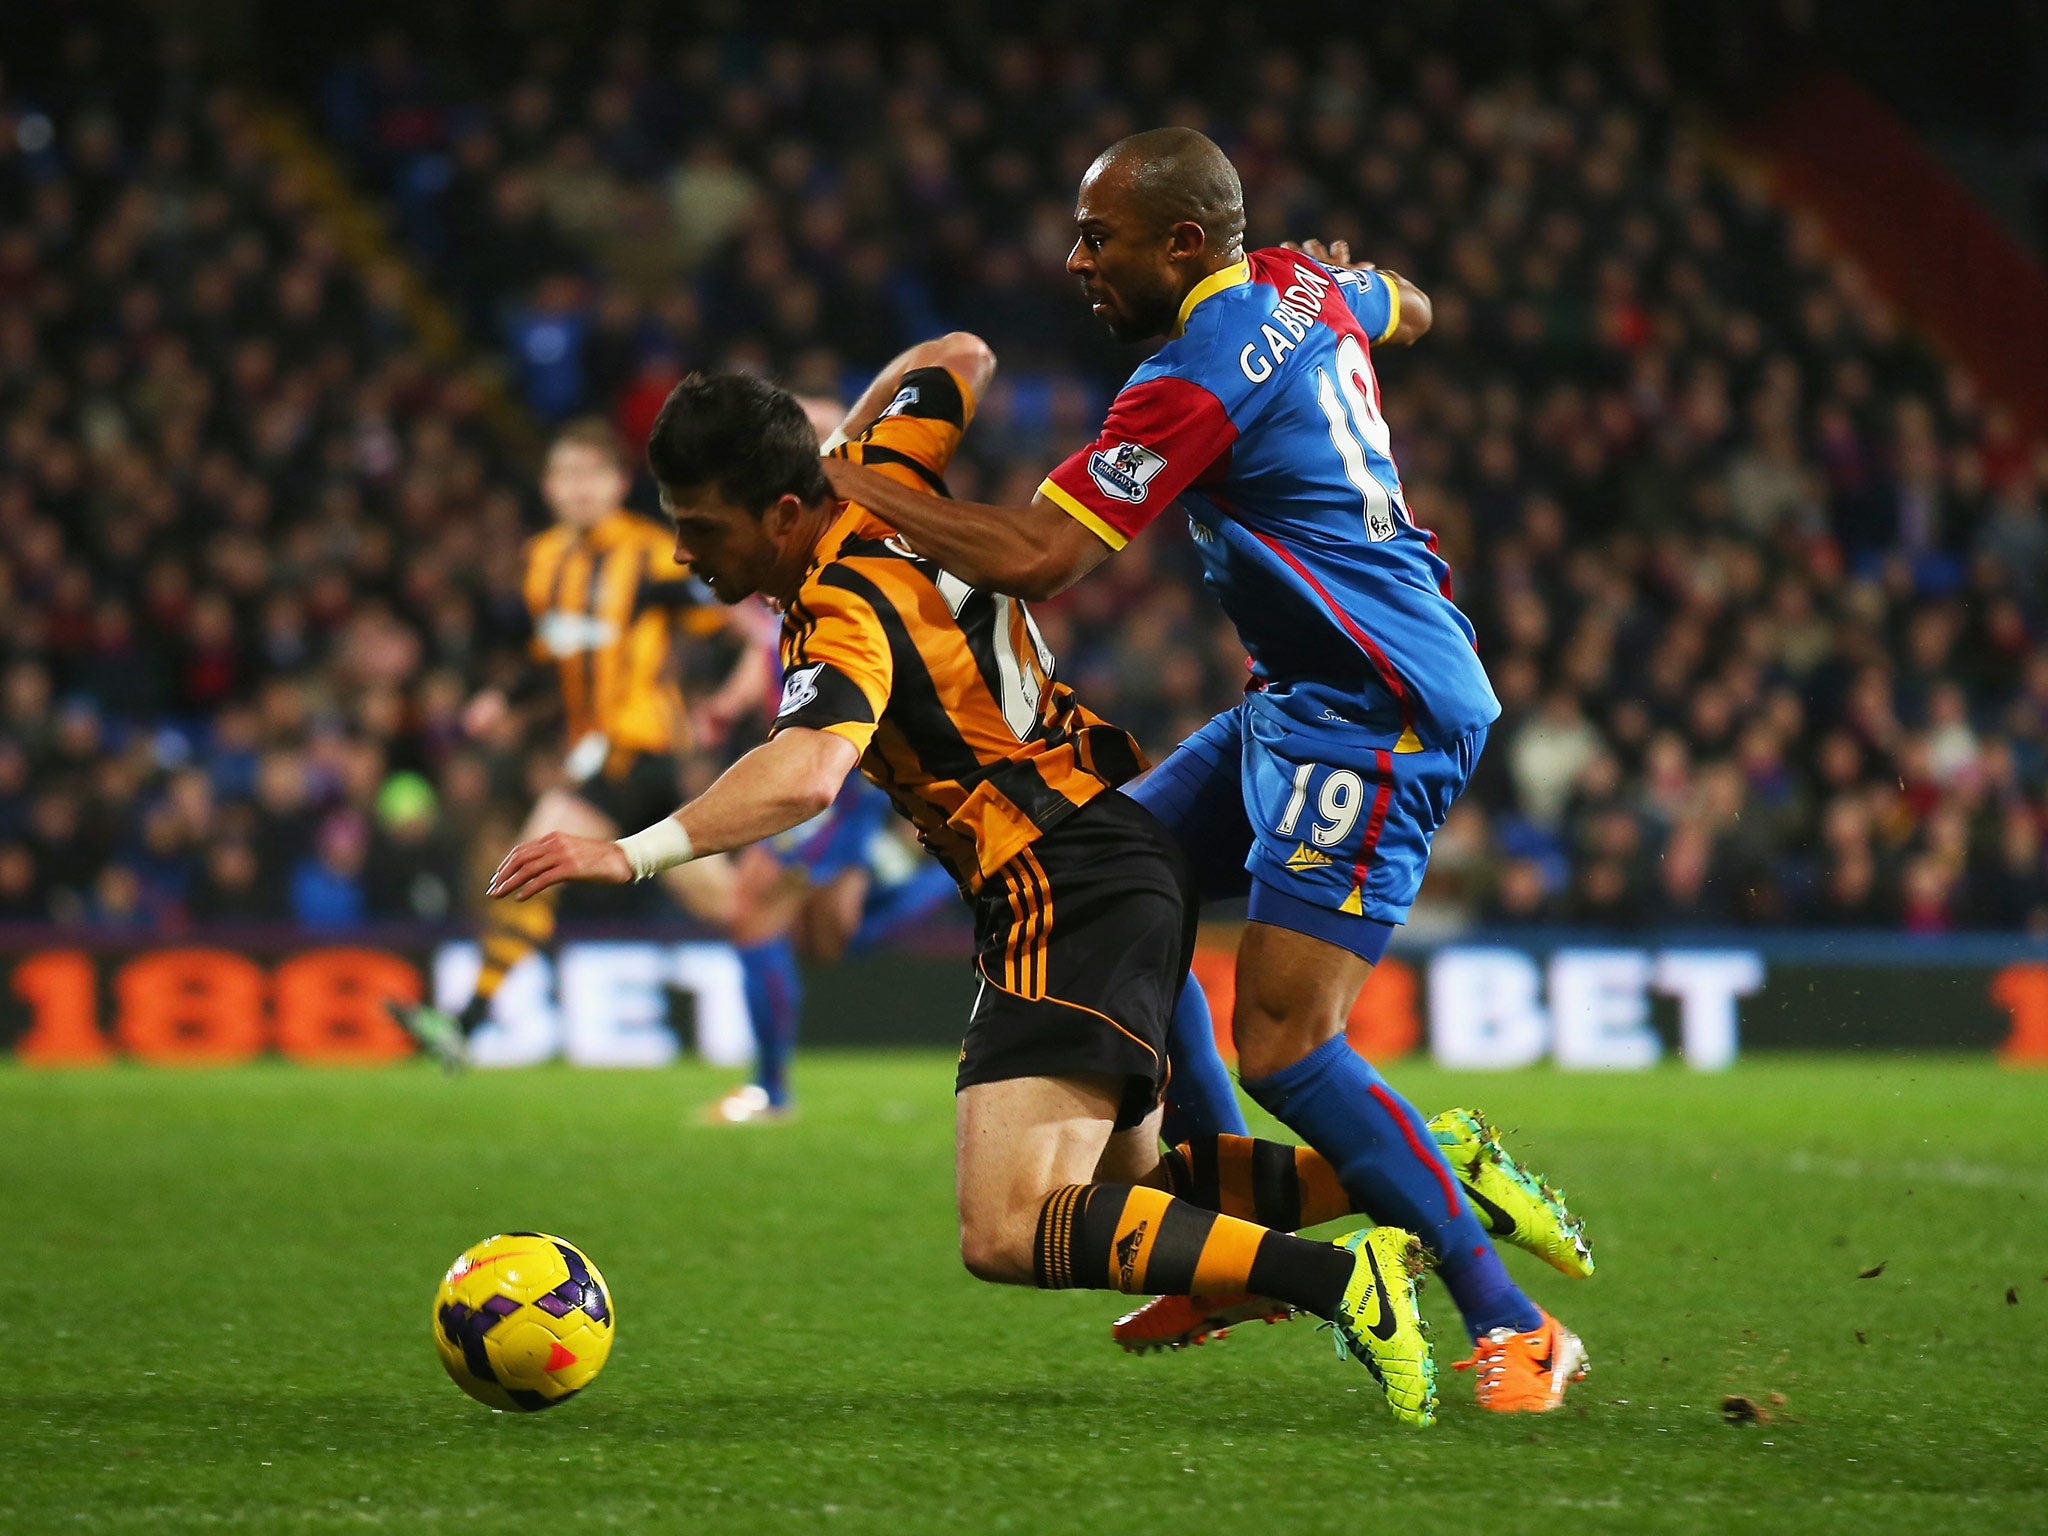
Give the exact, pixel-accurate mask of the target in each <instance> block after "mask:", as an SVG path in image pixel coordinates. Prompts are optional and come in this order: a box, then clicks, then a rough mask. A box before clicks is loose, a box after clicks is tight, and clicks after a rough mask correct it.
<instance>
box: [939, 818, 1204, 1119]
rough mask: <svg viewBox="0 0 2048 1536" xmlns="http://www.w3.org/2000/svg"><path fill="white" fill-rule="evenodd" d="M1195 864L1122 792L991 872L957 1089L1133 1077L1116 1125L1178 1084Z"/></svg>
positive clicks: (979, 903)
mask: <svg viewBox="0 0 2048 1536" xmlns="http://www.w3.org/2000/svg"><path fill="white" fill-rule="evenodd" d="M1189 895H1190V891H1189V882H1188V879H1187V873H1186V867H1185V865H1184V864H1183V862H1182V860H1181V856H1180V854H1179V852H1178V851H1177V850H1176V849H1175V848H1174V846H1173V844H1172V843H1171V842H1170V841H1169V840H1168V839H1167V836H1166V833H1165V831H1164V829H1163V828H1161V827H1160V825H1159V823H1158V821H1157V820H1155V819H1154V818H1153V816H1152V813H1151V812H1150V811H1147V810H1145V809H1144V808H1143V807H1142V806H1140V805H1138V804H1137V803H1136V802H1134V801H1132V800H1131V799H1130V798H1129V797H1128V796H1126V795H1121V794H1117V793H1115V792H1114V791H1110V792H1107V793H1104V794H1100V795H1097V796H1096V797H1095V798H1094V799H1093V800H1091V801H1089V802H1088V803H1087V804H1086V805H1084V806H1083V807H1081V809H1080V810H1078V811H1076V812H1074V813H1073V814H1072V815H1071V816H1069V817H1067V818H1066V820H1064V821H1062V822H1060V823H1059V825H1058V826H1056V827H1054V828H1053V829H1052V830H1051V831H1050V832H1048V833H1046V834H1045V835H1044V836H1043V837H1041V838H1039V839H1038V841H1037V842H1035V843H1033V844H1032V845H1031V846H1030V847H1029V848H1027V849H1026V850H1025V851H1024V852H1022V853H1020V854H1018V855H1017V857H1015V858H1014V859H1012V860H1010V862H1009V863H1007V864H1005V865H1004V866H1003V867H1002V868H1001V869H999V870H997V871H996V873H995V874H994V875H992V876H990V877H989V879H988V880H987V881H986V882H985V883H984V884H983V885H982V888H981V890H980V892H979V893H978V894H977V895H976V897H975V900H974V943H975V957H974V960H975V967H976V969H977V970H978V971H979V972H980V973H981V987H980V990H979V991H978V992H977V993H976V994H975V999H974V1011H973V1013H972V1014H970V1015H969V1018H968V1023H967V1038H966V1041H965V1042H964V1043H963V1044H962V1046H961V1049H960V1075H959V1080H958V1085H957V1086H958V1087H959V1088H966V1087H969V1086H970V1085H972V1084H975V1083H994V1082H1002V1081H1005V1080H1007V1079H1009V1078H1016V1077H1073V1076H1077V1075H1080V1074H1084V1073H1085V1074H1093V1075H1100V1076H1107V1077H1117V1078H1121V1079H1123V1081H1124V1093H1123V1099H1122V1102H1121V1104H1120V1105H1119V1107H1118V1111H1117V1121H1116V1127H1117V1129H1118V1130H1128V1129H1129V1128H1130V1127H1132V1126H1135V1125H1137V1124H1139V1123H1140V1122H1142V1121H1143V1120H1144V1118H1145V1116H1146V1115H1148V1114H1150V1113H1151V1112H1152V1110H1153V1108H1154V1106H1156V1105H1157V1104H1158V1103H1159V1100H1160V1097H1161V1095H1162V1094H1163V1093H1164V1092H1165V1090H1166V1032H1167V1028H1168V1026H1169V1025H1170V1024H1171V1022H1172V1020H1173V1009H1174V1004H1175V1003H1176V1002H1178V1001H1179V998H1180V989H1181V985H1182V983H1183V982H1184V981H1185V980H1186V978H1187V972H1188V961H1189V960H1190V959H1191V958H1192V957H1193V955H1194V948H1195V907H1194V904H1193V903H1192V902H1191V901H1190V900H1189V899H1188V898H1189Z"/></svg>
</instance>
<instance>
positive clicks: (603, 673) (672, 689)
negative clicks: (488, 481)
mask: <svg viewBox="0 0 2048 1536" xmlns="http://www.w3.org/2000/svg"><path fill="white" fill-rule="evenodd" d="M682 581H683V571H682V569H681V568H680V567H678V566H677V565H676V563H675V546H674V541H673V539H672V538H671V536H670V535H669V534H668V533H666V532H665V531H664V530H663V529H661V528H660V527H659V526H657V525H656V524H654V523H652V522H649V521H648V520H647V519H645V518H642V517H636V516H634V514H632V513H631V512H627V511H624V510H621V511H618V512H614V513H612V514H611V516H609V517H607V518H605V519H604V520H603V521H602V522H600V523H598V524H597V525H596V526H595V527H593V528H589V529H577V528H572V527H569V526H567V525H566V524H558V525H556V526H555V527H553V528H550V529H548V531H547V532H545V533H543V534H540V535H538V536H536V537H535V538H534V540H533V541H532V542H531V543H530V544H529V545H528V546H527V555H526V579H525V582H524V583H523V591H524V595H525V598H526V607H527V612H528V613H529V614H531V615H532V618H533V654H534V658H535V659H536V660H538V661H542V662H552V663H554V666H555V669H556V672H557V674H558V676H559V678H560V680H561V684H562V704H563V708H564V710H565V711H566V713H567V715H568V736H569V740H570V741H572V742H575V741H579V740H581V739H582V738H583V737H585V736H587V735H589V734H590V733H591V732H593V731H597V732H601V733H602V734H603V735H604V736H605V737H606V739H607V740H609V741H610V743H611V746H612V750H613V751H614V752H679V751H681V750H682V749H683V748H684V747H685V746H686V745H688V727H687V724H686V717H685V715H684V713H683V695H682V691H681V689H679V688H678V687H677V686H676V682H675V677H674V668H673V666H672V665H671V653H672V650H673V648H674V645H675V638H676V630H677V627H678V626H679V625H682V626H684V627H687V628H689V629H691V630H692V631H693V632H696V631H699V630H700V629H701V628H703V627H704V626H700V625H698V624H697V623H695V622H693V618H694V614H695V613H696V612H697V611H698V610H697V609H696V608H693V607H689V606H683V607H679V606H678V605H677V602H676V594H677V593H678V592H680V591H681V590H682ZM702 611H703V612H704V613H705V614H706V616H707V617H708V618H710V619H711V620H712V621H713V622H712V623H711V625H710V626H709V627H712V628H715V627H717V625H718V624H720V623H722V622H723V620H722V618H720V617H719V616H718V614H717V611H716V609H715V608H712V607H710V606H709V605H705V607H704V608H703V610H702Z"/></svg>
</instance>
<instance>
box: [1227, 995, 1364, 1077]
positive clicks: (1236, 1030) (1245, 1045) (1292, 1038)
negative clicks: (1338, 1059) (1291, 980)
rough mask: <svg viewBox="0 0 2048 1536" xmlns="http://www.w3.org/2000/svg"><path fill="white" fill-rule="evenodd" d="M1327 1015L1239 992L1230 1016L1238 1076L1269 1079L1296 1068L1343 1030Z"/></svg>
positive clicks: (1320, 1010)
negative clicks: (1297, 1063) (1311, 1053)
mask: <svg viewBox="0 0 2048 1536" xmlns="http://www.w3.org/2000/svg"><path fill="white" fill-rule="evenodd" d="M1325 1015H1326V1010H1323V1009H1304V1008H1300V1007H1289V1006H1287V1005H1286V1004H1285V1003H1283V1002H1280V1001H1278V1000H1272V1001H1269V1000H1266V999H1262V998H1259V997H1256V996H1250V997H1248V996H1246V995H1245V994H1244V993H1242V992H1240V993H1239V994H1238V997H1237V1004H1236V1007H1235V1008H1234V1010H1233V1011H1232V1015H1231V1034H1232V1036H1233V1038H1234V1039H1235V1041H1236V1043H1237V1069H1238V1073H1239V1075H1240V1076H1243V1077H1247V1078H1258V1077H1267V1076H1270V1075H1271V1074H1273V1073H1275V1072H1278V1071H1280V1070H1281V1069H1283V1068H1285V1067H1291V1066H1293V1065H1294V1063H1295V1062H1297V1061H1299V1060H1301V1058H1302V1057H1304V1056H1306V1055H1308V1054H1309V1052H1311V1051H1313V1050H1314V1049H1315V1048H1316V1047H1317V1046H1319V1045H1321V1044H1322V1043H1323V1042H1324V1041H1326V1040H1328V1039H1329V1038H1330V1037H1331V1036H1332V1035H1333V1034H1335V1033H1336V1032H1337V1030H1339V1029H1341V1028H1342V1022H1341V1021H1337V1022H1335V1023H1334V1024H1333V1022H1332V1020H1331V1019H1330V1018H1328V1017H1326V1016H1325Z"/></svg>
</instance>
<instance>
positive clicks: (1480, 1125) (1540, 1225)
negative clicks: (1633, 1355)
mask: <svg viewBox="0 0 2048 1536" xmlns="http://www.w3.org/2000/svg"><path fill="white" fill-rule="evenodd" d="M1429 1129H1430V1131H1431V1133H1432V1134H1433V1135H1435V1137H1436V1144H1437V1146H1438V1147H1439V1148H1441V1149H1442V1151H1443V1154H1444V1158H1445V1160H1446V1161H1447V1162H1449V1163H1450V1165H1451V1171H1452V1172H1453V1173H1455V1174H1456V1175H1457V1176H1458V1183H1459V1184H1460V1185H1461V1186H1462V1187H1463V1188H1464V1191H1465V1198H1466V1199H1467V1200H1468V1201H1470V1202H1471V1205H1472V1209H1473V1211H1474V1213H1475V1214H1476V1215H1477V1216H1478V1217H1479V1223H1480V1225H1481V1226H1483V1227H1485V1228H1486V1230H1487V1231H1489V1232H1491V1233H1492V1234H1493V1235H1494V1236H1495V1237H1497V1238H1500V1239H1501V1240H1502V1241H1504V1242H1509V1243H1513V1244H1514V1245H1515V1246H1516V1247H1517V1248H1525V1249H1527V1250H1528V1251H1529V1252H1530V1253H1533V1254H1535V1255H1536V1257H1537V1258H1539V1259H1541V1260H1543V1262H1544V1263H1546V1264H1548V1265H1549V1266H1550V1267H1551V1268H1552V1269H1559V1270H1562V1271H1564V1273H1566V1274H1568V1275H1573V1276H1576V1277H1577V1278H1578V1279H1581V1280H1584V1279H1585V1278H1587V1277H1588V1276H1589V1275H1591V1274H1592V1273H1593V1246H1592V1244H1591V1243H1590V1242H1589V1241H1588V1240H1587V1238H1586V1230H1585V1225H1584V1224H1583V1223H1582V1222H1581V1221H1580V1220H1579V1219H1578V1217H1576V1216H1574V1215H1573V1214H1572V1213H1571V1212H1570V1211H1569V1210H1567V1209H1566V1208H1565V1203H1564V1191H1563V1190H1559V1189H1552V1188H1551V1187H1550V1186H1549V1185H1548V1184H1546V1183H1545V1182H1544V1181H1543V1180H1542V1179H1540V1178H1538V1177H1537V1176H1536V1175H1535V1174H1533V1173H1531V1172H1529V1170H1528V1169H1526V1168H1524V1167H1523V1166H1522V1165H1521V1164H1520V1163H1517V1162H1516V1161H1515V1160H1514V1159H1513V1158H1512V1157H1510V1156H1509V1155H1508V1150H1507V1148H1505V1147H1503V1146H1502V1145H1501V1144H1500V1135H1499V1133H1498V1132H1496V1131H1495V1130H1494V1128H1493V1127H1492V1126H1490V1125H1488V1124H1487V1123H1486V1116H1484V1115H1482V1114H1481V1113H1480V1112H1479V1111H1478V1110H1476V1109H1447V1110H1445V1111H1444V1112H1443V1113H1442V1114H1440V1115H1438V1116H1437V1117H1436V1118H1435V1119H1434V1120H1432V1121H1430V1122H1429Z"/></svg>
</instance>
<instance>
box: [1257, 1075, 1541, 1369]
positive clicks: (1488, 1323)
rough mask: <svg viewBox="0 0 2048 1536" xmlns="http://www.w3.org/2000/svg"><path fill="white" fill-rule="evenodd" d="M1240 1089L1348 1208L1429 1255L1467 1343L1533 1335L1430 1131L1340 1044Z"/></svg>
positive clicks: (1526, 1307) (1524, 1307)
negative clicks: (1330, 1179)
mask: <svg viewBox="0 0 2048 1536" xmlns="http://www.w3.org/2000/svg"><path fill="white" fill-rule="evenodd" d="M1244 1089H1245V1092H1246V1093H1249V1094H1250V1095H1251V1096H1252V1098H1253V1099H1254V1100H1256V1101H1257V1102H1258V1103H1259V1104H1261V1105H1263V1106H1264V1107H1265V1108H1266V1109H1267V1110H1268V1111H1269V1112H1271V1114H1272V1115H1273V1116H1274V1117H1275V1118H1276V1119H1278V1120H1279V1121H1280V1122H1281V1123H1282V1124H1284V1125H1286V1126H1288V1127H1289V1128H1290V1129H1292V1130H1293V1131H1294V1132H1295V1134H1296V1135H1298V1136H1300V1137H1301V1139H1302V1140H1303V1141H1305V1142H1307V1143H1308V1144H1309V1145H1310V1146H1311V1147H1314V1148H1315V1149H1316V1151H1318V1152H1320V1153H1322V1155H1323V1156H1324V1157H1326V1158H1328V1159H1329V1161H1330V1164H1331V1166H1332V1167H1334V1168H1335V1169H1336V1170H1337V1178H1338V1180H1339V1181H1340V1182H1341V1183H1342V1184H1343V1186H1344V1191H1345V1193H1346V1194H1348V1195H1350V1197H1351V1202H1352V1204H1353V1206H1355V1207H1356V1208H1357V1209H1358V1210H1360V1211H1363V1212H1364V1213H1365V1214H1366V1215H1368V1216H1370V1217H1371V1218H1372V1219H1373V1220H1374V1221H1376V1222H1379V1223H1381V1224H1383V1225H1387V1226H1397V1227H1406V1228H1407V1229H1408V1230H1409V1231H1410V1232H1413V1233H1414V1234H1415V1235H1416V1236H1417V1237H1419V1238H1421V1239H1422V1241H1423V1242H1424V1243H1425V1244H1427V1245H1428V1246H1429V1248H1430V1250H1431V1251H1432V1252H1433V1253H1434V1254H1435V1255H1436V1257H1437V1273H1438V1274H1440V1275H1441V1276H1442V1277H1443V1282H1444V1288H1445V1289H1446V1290H1448V1291H1449V1292H1450V1293H1451V1298H1452V1300H1454V1301H1455V1302H1457V1304H1458V1311H1459V1312H1460V1313H1462V1314H1463V1315H1464V1319H1465V1328H1466V1331H1467V1332H1469V1333H1470V1334H1471V1335H1472V1337H1473V1338H1475V1339H1477V1338H1478V1337H1479V1336H1480V1335H1481V1334H1484V1333H1487V1332H1490V1331H1491V1330H1493V1329H1495V1328H1513V1329H1515V1330H1516V1331H1517V1332H1526V1331H1527V1330H1528V1329H1531V1328H1535V1327H1538V1326H1540V1325H1541V1323H1542V1321H1543V1315H1542V1313H1540V1312H1539V1311H1538V1310H1537V1309H1536V1304H1535V1303H1534V1302H1532V1301H1531V1300H1529V1298H1528V1297H1527V1296H1524V1295H1523V1294H1522V1291H1521V1288H1520V1287H1519V1286H1517V1285H1516V1284H1515V1282H1514V1281H1513V1280H1512V1279H1510V1278H1509V1277H1508V1272H1507V1269H1506V1267H1505V1266H1504V1265H1503V1264H1502V1263H1501V1261H1500V1255H1499V1254H1497V1253H1495V1252H1494V1251H1493V1242H1492V1239H1490V1238H1489V1237H1488V1236H1487V1235H1486V1231H1485V1229H1484V1228H1483V1227H1481V1226H1480V1225H1479V1218H1478V1217H1476V1216H1474V1215H1473V1214H1472V1212H1471V1209H1470V1207H1468V1206H1467V1205H1466V1204H1465V1201H1464V1198H1463V1196H1462V1195H1461V1194H1460V1193H1459V1190H1458V1181H1457V1178H1456V1176H1455V1175H1453V1174H1452V1172H1451V1167H1450V1164H1449V1163H1447V1162H1445V1161H1444V1155H1443V1153H1442V1152H1441V1151H1439V1150H1438V1149H1437V1144H1436V1138H1435V1137H1434V1136H1432V1135H1431V1134H1430V1131H1429V1124H1428V1122H1427V1121H1425V1120H1424V1119H1423V1118H1422V1116H1421V1115H1420V1114H1418V1113H1417V1112H1416V1109H1415V1106H1414V1105H1412V1104H1410V1103H1409V1102H1408V1101H1407V1100H1406V1099H1404V1098H1402V1097H1401V1096H1400V1095H1399V1094H1398V1093H1396V1092H1394V1090H1393V1089H1392V1088H1390V1087H1389V1086H1388V1085H1387V1081H1386V1079H1385V1078H1383V1077H1381V1076H1380V1075H1379V1073H1378V1072H1376V1071H1374V1070H1373V1067H1372V1064H1371V1063H1370V1062H1368V1061H1366V1060H1365V1059H1364V1058H1363V1057H1362V1056H1360V1055H1359V1054H1358V1053H1357V1052H1356V1051H1354V1050H1352V1049H1351V1042H1350V1041H1348V1040H1346V1039H1345V1038H1344V1037H1343V1036H1342V1035H1339V1036H1337V1037H1336V1038H1335V1039H1334V1040H1331V1041H1329V1042H1328V1043H1326V1044H1324V1045H1321V1046H1319V1047H1317V1048H1316V1049H1315V1050H1313V1051H1311V1052H1309V1054H1308V1055H1306V1056H1304V1057H1302V1059H1301V1060H1300V1061H1297V1062H1296V1063H1295V1064H1294V1065H1293V1066H1291V1067H1283V1068H1282V1069H1281V1070H1280V1071H1278V1072H1275V1073H1274V1074H1273V1075H1272V1076H1271V1077H1262V1078H1258V1079H1256V1080H1252V1081H1247V1082H1246V1083H1245V1085H1244Z"/></svg>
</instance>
